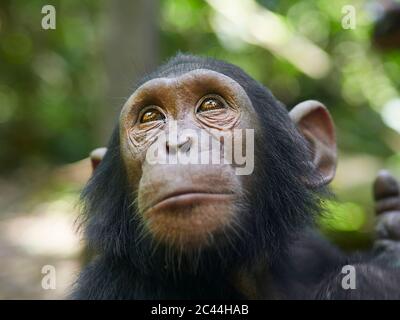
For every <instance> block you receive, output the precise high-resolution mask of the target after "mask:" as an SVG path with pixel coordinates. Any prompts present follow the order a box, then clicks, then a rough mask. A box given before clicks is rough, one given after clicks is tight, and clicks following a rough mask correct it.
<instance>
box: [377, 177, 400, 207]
mask: <svg viewBox="0 0 400 320" xmlns="http://www.w3.org/2000/svg"><path fill="white" fill-rule="evenodd" d="M373 192H374V199H375V201H376V204H375V210H376V213H377V214H381V213H383V212H386V211H392V210H400V203H399V202H400V187H399V184H398V182H397V181H396V179H395V178H394V177H393V176H392V175H391V174H390V173H389V172H388V171H386V170H382V171H380V172H379V173H378V176H377V178H376V179H375V182H374V186H373Z"/></svg>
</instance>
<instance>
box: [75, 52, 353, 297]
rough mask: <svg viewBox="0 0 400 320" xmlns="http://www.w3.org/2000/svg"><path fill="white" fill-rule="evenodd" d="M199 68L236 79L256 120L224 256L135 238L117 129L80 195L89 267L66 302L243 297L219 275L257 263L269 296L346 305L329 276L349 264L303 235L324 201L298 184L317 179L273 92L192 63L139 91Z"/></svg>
mask: <svg viewBox="0 0 400 320" xmlns="http://www.w3.org/2000/svg"><path fill="white" fill-rule="evenodd" d="M199 68H202V69H209V70H214V71H217V72H220V73H222V74H225V75H227V76H229V77H231V78H232V79H234V80H236V81H237V82H238V83H239V84H240V85H241V86H242V87H243V88H244V89H245V90H246V92H247V94H248V96H249V97H250V99H251V101H252V104H253V106H254V108H255V109H256V112H257V114H258V121H259V123H260V126H259V128H256V134H255V137H256V141H255V146H256V159H255V170H254V172H253V174H252V176H251V190H246V191H247V192H246V197H245V200H244V203H242V207H243V208H242V212H241V215H242V216H244V217H245V219H244V220H243V222H242V224H243V226H242V227H243V228H240V229H238V230H237V233H233V234H232V235H230V241H231V246H230V247H229V248H226V247H224V248H220V247H219V246H218V243H216V244H215V247H214V248H213V249H204V250H202V251H201V252H197V253H193V254H191V255H185V254H183V255H182V253H181V252H178V251H176V250H174V249H173V248H169V247H166V246H162V245H159V246H157V247H156V246H155V244H154V243H153V241H152V239H151V238H150V236H149V235H145V236H142V235H143V233H142V232H141V228H142V225H141V223H140V219H139V218H138V216H137V211H136V210H137V209H136V207H135V192H136V190H130V188H129V187H128V182H127V179H126V174H125V168H124V166H123V164H122V160H121V155H120V141H119V134H118V131H119V128H118V125H117V126H116V128H115V131H114V134H113V136H112V138H111V141H110V143H109V145H108V152H107V154H106V156H105V158H104V159H103V161H102V162H101V164H100V165H99V167H98V168H97V169H96V171H95V172H94V175H93V177H92V178H91V180H90V181H89V183H88V185H87V186H86V188H85V190H84V191H83V194H82V202H83V218H84V220H83V225H84V227H85V236H86V239H87V242H88V245H89V246H90V248H91V249H92V250H94V251H95V252H96V258H95V259H94V261H93V262H92V263H90V265H89V266H87V267H86V268H85V269H84V270H83V271H82V273H81V275H80V277H79V279H78V281H77V283H76V285H75V288H74V292H73V294H72V297H73V298H77V299H157V298H158V299H167V298H181V299H190V298H200V299H201V298H220V299H231V298H232V299H233V298H243V297H242V296H241V295H240V293H239V292H238V291H237V290H236V289H235V288H233V287H232V284H231V281H230V279H228V277H227V275H229V274H230V271H234V270H235V268H244V269H247V270H252V268H253V265H255V264H257V262H258V261H261V260H266V261H267V262H268V268H269V270H270V277H269V279H270V280H268V281H272V282H273V284H272V287H274V291H276V292H274V293H269V294H268V295H267V296H279V297H282V298H330V297H331V295H332V294H333V293H332V292H339V293H337V297H338V298H342V297H344V296H343V293H340V292H341V290H342V289H341V287H340V282H339V283H337V279H336V277H340V266H341V265H342V263H345V262H346V261H347V260H346V259H347V258H346V257H344V256H343V255H342V254H341V253H340V252H339V251H337V250H336V249H333V248H332V247H331V246H330V245H329V244H326V243H325V242H324V240H322V239H320V238H318V239H316V237H315V236H310V237H309V236H308V235H309V234H314V233H313V232H311V233H310V232H308V231H306V230H308V228H309V227H310V226H311V227H312V224H313V221H314V217H315V215H317V214H320V213H321V212H322V200H323V199H324V198H325V197H326V196H327V195H328V194H329V193H328V191H327V190H326V189H325V188H323V187H320V188H311V187H309V186H307V185H306V184H305V183H304V181H305V179H307V178H309V179H314V178H316V177H313V175H314V173H313V170H312V168H311V167H310V166H309V161H308V160H310V157H311V154H310V152H309V150H308V147H307V143H306V141H305V140H304V138H303V137H302V136H301V135H300V133H299V132H298V131H297V129H296V128H295V126H294V124H293V123H292V121H291V120H290V119H289V116H288V111H287V110H286V108H285V107H284V106H283V105H282V104H281V103H280V102H278V101H277V99H276V98H274V96H273V95H272V94H271V92H270V91H269V90H268V89H266V88H265V87H263V86H262V85H260V84H259V83H258V82H256V81H255V80H253V79H252V78H251V77H249V76H248V75H247V74H246V73H245V72H244V71H242V70H241V69H240V68H238V67H236V66H234V65H231V64H228V63H225V62H222V61H218V60H214V59H209V58H200V57H196V56H190V55H178V56H176V57H175V58H173V59H171V60H170V61H168V62H167V63H166V64H165V65H163V66H161V67H160V68H159V69H157V70H156V71H155V72H153V73H152V74H150V75H148V76H147V77H145V78H144V79H142V81H141V82H139V83H138V86H139V85H140V84H141V83H144V82H145V81H147V80H149V79H152V78H155V77H172V76H176V75H179V74H183V73H185V72H188V71H190V70H194V69H199ZM242 229H243V230H242ZM299 238H300V239H299ZM310 261H312V262H311V263H310ZM271 279H272V280H271ZM325 279H326V280H325ZM265 281H267V279H266V280H265ZM326 281H327V282H328V283H327V284H326V283H325V282H326ZM331 286H333V287H334V288H331ZM327 291H329V293H327Z"/></svg>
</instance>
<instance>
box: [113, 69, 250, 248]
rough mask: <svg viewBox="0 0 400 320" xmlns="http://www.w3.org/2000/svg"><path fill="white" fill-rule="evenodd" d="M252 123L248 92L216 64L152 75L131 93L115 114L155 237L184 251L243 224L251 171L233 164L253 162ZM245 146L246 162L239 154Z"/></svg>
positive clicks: (136, 189) (140, 201)
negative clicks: (217, 69)
mask: <svg viewBox="0 0 400 320" xmlns="http://www.w3.org/2000/svg"><path fill="white" fill-rule="evenodd" d="M256 127H257V121H256V116H255V111H254V108H253V106H252V103H251V101H250V99H249V97H248V95H247V94H246V91H245V90H244V89H243V88H242V86H240V85H239V84H238V83H237V82H236V81H234V80H233V79H231V78H230V77H228V76H225V75H222V74H220V73H218V72H215V71H211V70H205V69H197V70H193V71H190V72H187V73H184V74H182V75H178V76H174V77H165V78H155V79H152V80H149V81H147V82H146V83H144V84H143V85H141V86H140V87H139V88H138V89H137V90H136V91H135V92H134V93H133V94H132V95H131V97H130V98H129V99H128V101H127V102H126V103H125V105H124V107H123V110H122V112H121V117H120V141H121V154H122V158H123V162H124V164H125V167H126V168H127V174H128V180H129V183H130V185H131V188H132V190H134V192H135V193H136V195H135V198H136V199H137V203H135V205H136V206H137V209H138V212H139V215H140V219H141V220H142V222H143V223H144V226H145V228H146V229H147V231H148V232H150V234H151V236H152V237H153V238H155V239H157V240H158V241H161V242H164V243H167V244H170V245H173V246H177V247H179V248H180V249H182V250H185V249H195V248H199V247H204V246H207V245H208V244H211V243H213V242H214V241H215V240H218V241H220V242H224V238H225V237H224V235H225V234H226V232H229V230H230V229H232V228H235V227H236V226H237V225H239V224H240V219H241V217H240V214H239V210H238V204H239V203H241V202H243V197H244V194H245V192H244V190H245V185H246V183H248V182H247V181H248V180H249V179H248V177H246V175H247V176H251V174H252V171H253V170H252V168H250V170H247V171H246V172H245V173H240V171H238V170H240V168H242V170H243V166H245V167H246V165H248V164H249V163H254V159H252V157H253V156H254V150H251V148H248V147H249V146H252V147H254V141H250V140H253V138H254V136H252V135H246V130H245V129H251V130H254V129H256ZM248 132H249V130H247V133H248ZM250 132H251V131H250ZM239 138H240V139H239ZM246 145H247V147H246ZM246 151H247V152H249V151H250V154H246V155H245V156H246V162H247V164H246V163H243V161H242V162H240V161H238V159H239V158H240V159H242V158H243V157H242V153H246ZM235 152H236V156H235ZM239 152H240V153H241V154H240V157H238V156H237V154H238V153H239Z"/></svg>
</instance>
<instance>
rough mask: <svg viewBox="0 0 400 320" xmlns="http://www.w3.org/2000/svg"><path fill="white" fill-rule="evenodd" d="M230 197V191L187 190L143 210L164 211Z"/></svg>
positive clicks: (224, 199)
mask: <svg viewBox="0 0 400 320" xmlns="http://www.w3.org/2000/svg"><path fill="white" fill-rule="evenodd" d="M231 199H233V194H231V193H206V192H188V193H181V194H177V195H172V196H169V197H166V198H164V199H163V200H161V201H159V202H157V203H156V204H155V205H153V206H151V207H150V208H148V209H147V210H145V211H146V212H149V211H166V210H173V209H179V208H181V207H185V206H193V205H202V204H210V202H212V201H226V200H231Z"/></svg>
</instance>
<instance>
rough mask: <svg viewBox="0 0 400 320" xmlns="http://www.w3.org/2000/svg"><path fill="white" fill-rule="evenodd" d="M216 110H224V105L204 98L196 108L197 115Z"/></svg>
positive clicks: (213, 99)
mask: <svg viewBox="0 0 400 320" xmlns="http://www.w3.org/2000/svg"><path fill="white" fill-rule="evenodd" d="M218 109H225V105H224V104H223V102H222V101H220V100H218V99H216V98H206V99H204V101H203V102H202V103H201V105H200V106H199V107H198V108H197V113H201V112H206V111H213V110H218Z"/></svg>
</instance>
